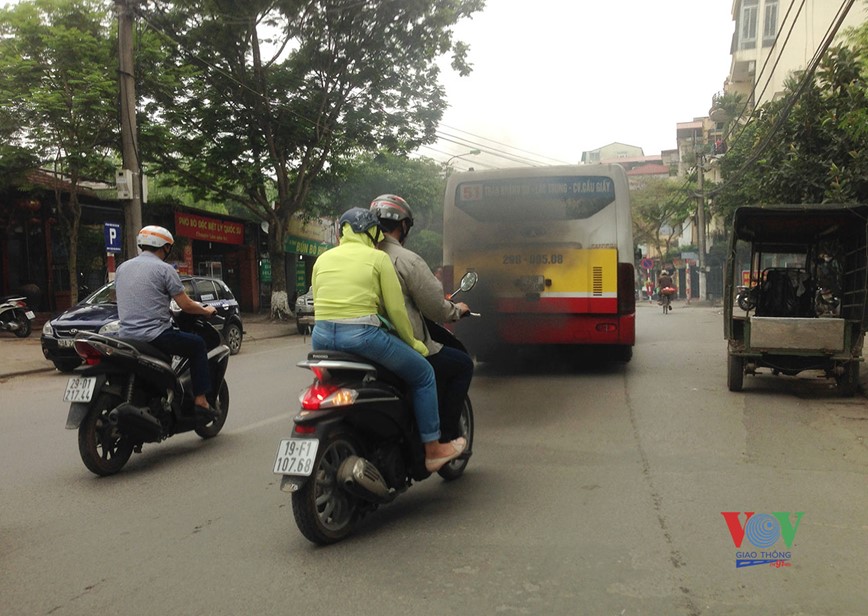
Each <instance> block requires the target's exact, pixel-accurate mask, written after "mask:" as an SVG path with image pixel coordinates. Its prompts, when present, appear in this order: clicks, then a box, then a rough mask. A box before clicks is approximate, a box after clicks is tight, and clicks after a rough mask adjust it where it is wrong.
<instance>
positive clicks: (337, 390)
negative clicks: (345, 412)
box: [299, 381, 359, 411]
mask: <svg viewBox="0 0 868 616" xmlns="http://www.w3.org/2000/svg"><path fill="white" fill-rule="evenodd" d="M358 397H359V392H357V391H356V390H355V389H347V388H344V387H339V386H337V385H331V384H329V383H321V382H320V381H314V382H313V385H311V386H310V387H308V388H307V389H305V390H304V391H303V392H301V396H299V400H300V401H301V408H302V409H304V410H306V411H318V410H320V409H326V408H332V407H335V406H347V405H348V404H353V403H354V402H355V401H356V398H358Z"/></svg>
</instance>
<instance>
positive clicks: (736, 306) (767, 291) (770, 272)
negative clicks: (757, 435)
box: [724, 205, 868, 396]
mask: <svg viewBox="0 0 868 616" xmlns="http://www.w3.org/2000/svg"><path fill="white" fill-rule="evenodd" d="M866 288H868V206H865V205H857V206H840V205H839V206H835V205H793V206H745V207H740V208H738V209H737V210H736V212H735V215H734V219H733V229H732V235H731V238H730V244H729V254H728V256H727V263H726V274H725V289H724V334H725V336H726V339H727V342H728V344H727V355H728V361H727V385H728V386H729V390H730V391H741V390H742V387H743V385H744V375H745V374H751V375H756V374H760V373H761V372H760V370H761V369H767V370H769V371H770V372H771V373H772V374H775V375H777V374H785V375H795V374H798V373H800V372H802V371H806V370H815V371H821V372H823V373H824V374H825V376H826V377H828V378H834V379H835V380H836V382H837V386H838V391H839V392H840V393H841V394H842V395H845V396H851V395H853V394H854V393H855V392H856V390H857V388H858V384H859V366H860V363H861V361H862V343H863V338H864V333H865V323H866V300H868V293H866Z"/></svg>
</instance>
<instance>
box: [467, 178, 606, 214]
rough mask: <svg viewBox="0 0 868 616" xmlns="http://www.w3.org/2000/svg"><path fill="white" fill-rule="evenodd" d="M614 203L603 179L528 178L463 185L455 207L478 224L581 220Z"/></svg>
mask: <svg viewBox="0 0 868 616" xmlns="http://www.w3.org/2000/svg"><path fill="white" fill-rule="evenodd" d="M614 200H615V185H614V183H613V182H612V180H611V178H608V177H605V176H582V177H538V178H537V177H531V178H515V179H504V180H487V181H479V182H463V183H461V184H459V185H458V186H456V188H455V206H456V207H457V208H458V209H459V210H461V211H462V212H464V213H465V214H468V215H469V216H471V217H473V218H474V219H476V220H479V221H483V222H485V221H489V222H493V221H501V222H521V221H527V220H535V221H539V220H581V219H583V218H590V217H591V216H593V215H594V214H596V213H597V212H599V211H600V210H602V209H604V208H605V207H606V206H607V205H609V204H610V203H612V202H613V201H614Z"/></svg>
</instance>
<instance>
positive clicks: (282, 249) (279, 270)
mask: <svg viewBox="0 0 868 616" xmlns="http://www.w3.org/2000/svg"><path fill="white" fill-rule="evenodd" d="M268 257H269V259H271V318H272V319H288V318H290V317H292V310H291V309H290V306H289V296H288V294H287V292H286V227H284V225H283V223H282V222H278V223H277V224H275V223H274V221H272V222H271V224H270V225H269V228H268Z"/></svg>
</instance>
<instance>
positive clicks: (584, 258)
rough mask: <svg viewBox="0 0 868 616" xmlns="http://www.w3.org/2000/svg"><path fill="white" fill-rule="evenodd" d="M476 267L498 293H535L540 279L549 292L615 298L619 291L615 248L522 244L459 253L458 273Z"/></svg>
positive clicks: (456, 265)
mask: <svg viewBox="0 0 868 616" xmlns="http://www.w3.org/2000/svg"><path fill="white" fill-rule="evenodd" d="M468 270H475V271H476V272H478V273H479V275H480V277H481V279H482V280H485V281H486V282H487V283H489V284H488V285H486V286H489V288H492V289H493V290H495V292H496V293H498V294H501V293H502V294H504V295H514V294H516V293H529V292H534V289H532V288H530V287H531V286H533V285H534V284H535V283H536V280H537V279H542V280H543V281H544V283H543V284H544V288H542V289H538V290H537V291H536V292H540V293H542V294H543V295H544V294H546V293H565V294H568V293H577V294H580V295H581V296H586V297H607V296H608V297H611V296H612V295H613V294H617V292H618V251H617V249H615V248H591V249H582V248H575V247H570V246H552V245H549V246H545V245H539V246H532V245H518V246H512V247H505V248H496V249H485V250H479V251H462V252H458V253H457V254H456V255H455V264H454V268H453V271H454V272H455V275H456V276H460V275H462V274H463V273H464V272H466V271H468Z"/></svg>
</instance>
